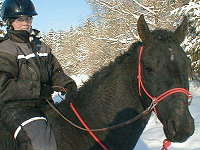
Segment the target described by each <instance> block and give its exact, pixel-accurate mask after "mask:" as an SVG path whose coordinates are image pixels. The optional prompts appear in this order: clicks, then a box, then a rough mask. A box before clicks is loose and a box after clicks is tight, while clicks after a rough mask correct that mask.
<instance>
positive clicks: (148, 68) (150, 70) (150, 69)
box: [144, 66, 153, 73]
mask: <svg viewBox="0 0 200 150" xmlns="http://www.w3.org/2000/svg"><path fill="white" fill-rule="evenodd" d="M144 70H146V71H147V72H149V73H150V72H152V71H153V69H152V68H151V67H149V66H144Z"/></svg>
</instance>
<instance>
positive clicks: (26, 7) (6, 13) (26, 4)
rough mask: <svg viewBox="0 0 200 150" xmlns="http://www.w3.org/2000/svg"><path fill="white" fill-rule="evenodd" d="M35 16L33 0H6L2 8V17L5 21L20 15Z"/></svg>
mask: <svg viewBox="0 0 200 150" xmlns="http://www.w3.org/2000/svg"><path fill="white" fill-rule="evenodd" d="M23 15H26V16H35V15H37V12H36V11H35V6H34V5H33V3H32V2H31V0H5V1H4V3H3V5H2V8H1V18H2V20H3V21H6V20H7V19H12V18H18V17H20V16H23Z"/></svg>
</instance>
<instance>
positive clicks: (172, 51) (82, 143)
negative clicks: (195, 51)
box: [0, 15, 194, 150]
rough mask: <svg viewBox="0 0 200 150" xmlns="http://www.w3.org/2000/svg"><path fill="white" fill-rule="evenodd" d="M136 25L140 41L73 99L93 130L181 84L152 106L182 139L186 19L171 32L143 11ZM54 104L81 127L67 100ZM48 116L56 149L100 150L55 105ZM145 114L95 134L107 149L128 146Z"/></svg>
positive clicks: (189, 130)
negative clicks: (152, 24)
mask: <svg viewBox="0 0 200 150" xmlns="http://www.w3.org/2000/svg"><path fill="white" fill-rule="evenodd" d="M137 26H138V33H139V36H140V38H141V40H142V42H136V43H134V44H132V45H131V46H130V48H129V50H128V51H127V52H126V53H125V54H123V55H122V56H119V57H118V58H116V60H115V61H114V62H113V63H111V64H110V65H109V66H107V67H104V68H103V69H102V70H100V71H99V72H97V73H95V74H94V76H93V77H92V78H91V79H90V80H89V81H88V82H87V83H86V84H85V85H84V86H83V87H82V88H81V89H80V90H79V91H78V93H76V95H75V96H73V98H71V99H73V104H74V106H75V107H76V108H77V111H78V112H79V113H80V115H81V116H82V117H83V119H84V120H85V122H86V123H87V124H88V126H89V127H90V128H91V129H94V128H102V127H110V126H113V125H117V124H120V123H123V122H125V121H127V120H129V119H132V118H134V117H135V116H137V115H138V114H140V113H142V112H143V111H144V110H145V109H146V108H148V107H149V106H150V105H151V101H152V100H151V98H152V99H154V98H155V97H159V96H160V95H162V94H163V93H165V92H166V91H168V90H170V89H174V88H179V89H178V90H172V91H171V92H172V93H171V95H167V96H166V97H164V99H163V100H162V101H160V102H159V103H158V104H157V105H156V112H157V116H158V118H159V119H160V121H161V122H162V124H163V129H164V132H165V135H166V137H167V139H169V140H171V141H173V142H183V141H185V140H187V138H188V137H190V136H191V135H192V134H193V132H194V120H193V118H192V117H191V114H190V112H189V110H188V93H187V90H188V88H189V82H188V75H189V69H190V61H189V59H188V58H187V56H186V54H185V52H184V51H183V49H182V48H181V47H180V43H181V42H182V41H183V39H184V37H185V34H186V30H187V19H184V20H183V22H182V23H181V25H180V26H179V27H178V28H177V29H176V31H175V32H172V31H167V30H161V29H159V30H154V31H150V30H149V28H148V26H147V24H146V22H145V20H144V17H143V15H141V16H140V18H139V20H138V23H137ZM141 49H143V51H141ZM144 91H146V92H144ZM173 92H175V93H173ZM176 92H177V93H176ZM148 94H149V95H148ZM57 108H58V109H59V110H60V111H61V112H62V113H63V114H64V115H65V116H66V117H67V118H69V119H70V120H71V121H73V122H74V123H76V124H78V125H79V126H82V124H81V123H80V122H79V120H78V119H77V118H76V117H75V115H74V113H73V112H72V110H71V108H70V106H69V103H68V100H66V101H63V102H61V103H59V104H58V106H57ZM47 116H48V117H49V121H50V122H51V124H52V126H53V129H54V132H55V134H56V140H57V143H58V150H102V147H101V146H100V145H99V144H98V143H96V142H95V140H94V139H93V138H92V137H91V136H90V135H89V134H88V132H86V131H83V130H80V129H77V128H76V127H74V126H72V125H70V124H69V123H67V122H65V121H64V119H63V118H61V117H59V116H58V114H57V113H55V112H54V111H53V110H49V111H48V112H47ZM149 117H150V114H148V115H146V116H145V117H143V118H141V119H139V120H137V121H135V122H133V123H131V124H128V125H125V126H123V127H120V128H117V129H113V130H107V131H104V132H94V133H95V134H96V135H97V136H98V138H99V139H100V140H101V141H102V143H103V144H104V146H106V147H108V149H109V150H132V149H133V148H134V146H135V145H136V143H137V141H138V139H139V137H140V135H141V134H142V131H143V129H144V128H145V126H146V124H147V122H148V120H149ZM0 134H1V135H0V138H1V139H2V138H3V136H4V137H5V136H7V135H6V134H5V135H3V132H1V133H0ZM8 141H9V140H7V143H8ZM11 143H12V142H11ZM7 145H8V144H7ZM12 146H13V145H11V144H10V147H12ZM8 149H9V148H7V150H8ZM10 149H11V148H10ZM13 149H14V148H13Z"/></svg>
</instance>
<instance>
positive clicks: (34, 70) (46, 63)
mask: <svg viewBox="0 0 200 150" xmlns="http://www.w3.org/2000/svg"><path fill="white" fill-rule="evenodd" d="M35 15H37V12H36V11H35V7H34V5H33V3H32V2H31V1H30V0H5V1H4V3H3V6H2V9H1V17H2V19H3V21H4V22H5V23H6V24H7V34H6V35H5V37H4V38H3V40H1V42H0V106H1V109H0V113H1V120H2V121H3V123H4V124H5V126H6V127H7V129H8V131H9V132H10V133H11V134H12V135H13V137H14V139H15V140H16V143H17V145H18V147H19V148H18V149H19V150H57V146H56V140H55V136H54V133H53V129H52V128H51V127H50V125H49V122H48V118H47V117H46V116H45V112H43V111H42V109H41V106H43V105H44V104H46V101H45V100H46V99H48V98H50V97H51V94H52V92H53V89H52V87H53V86H61V87H65V88H67V90H68V92H69V93H70V92H75V91H76V89H77V86H76V84H75V82H74V80H72V79H71V78H70V77H69V76H67V75H66V74H65V73H64V72H63V69H62V67H61V65H60V64H59V63H58V61H57V59H56V58H55V56H54V55H53V54H52V53H51V49H50V48H49V47H48V46H47V45H46V44H45V43H43V42H41V41H40V38H39V37H38V36H37V35H38V32H39V31H37V30H34V29H32V18H33V16H35Z"/></svg>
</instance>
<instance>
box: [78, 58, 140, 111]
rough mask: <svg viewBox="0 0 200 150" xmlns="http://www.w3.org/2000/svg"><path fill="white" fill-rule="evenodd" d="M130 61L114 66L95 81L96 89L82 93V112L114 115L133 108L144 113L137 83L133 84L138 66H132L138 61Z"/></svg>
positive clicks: (80, 105) (126, 60)
mask: <svg viewBox="0 0 200 150" xmlns="http://www.w3.org/2000/svg"><path fill="white" fill-rule="evenodd" d="M129 57H130V56H129ZM130 59H133V58H130ZM130 59H124V60H123V62H122V63H119V64H114V65H113V66H112V68H110V71H108V72H107V73H105V74H104V75H103V76H102V78H100V79H98V81H95V83H94V84H93V86H94V87H91V88H90V89H89V88H88V89H87V90H86V91H83V93H81V95H80V97H79V98H78V99H80V101H79V100H77V105H79V107H80V109H84V110H82V111H84V112H90V111H93V112H96V113H106V112H108V113H113V114H115V113H117V112H120V111H123V110H124V109H127V108H133V109H135V110H136V111H138V112H141V111H142V109H143V107H142V105H141V102H140V100H139V99H138V96H137V94H136V92H137V91H136V89H135V87H136V86H137V84H136V83H137V81H134V82H133V80H136V79H137V77H136V74H135V71H133V69H136V68H135V66H136V65H133V64H130V62H132V63H133V61H136V60H130ZM124 61H125V62H124ZM134 63H135V62H134ZM133 73H134V75H133ZM133 76H134V79H133ZM133 84H135V85H133ZM133 87H134V88H133ZM78 101H79V102H80V103H79V102H78ZM99 108H102V109H99ZM98 111H99V112H98Z"/></svg>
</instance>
